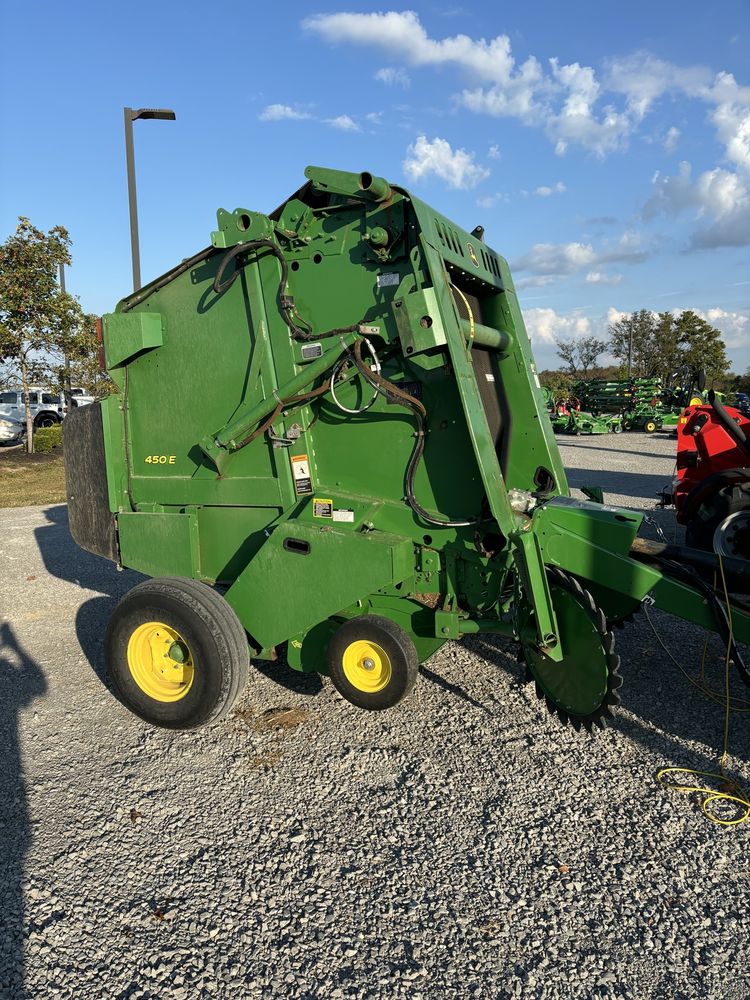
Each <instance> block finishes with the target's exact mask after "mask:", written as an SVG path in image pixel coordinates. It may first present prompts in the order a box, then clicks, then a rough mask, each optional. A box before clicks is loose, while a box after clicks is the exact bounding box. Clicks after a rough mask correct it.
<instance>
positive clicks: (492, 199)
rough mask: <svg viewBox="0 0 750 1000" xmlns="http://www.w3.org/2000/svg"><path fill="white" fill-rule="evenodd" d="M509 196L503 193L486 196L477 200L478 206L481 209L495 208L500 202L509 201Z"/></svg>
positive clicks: (497, 192)
mask: <svg viewBox="0 0 750 1000" xmlns="http://www.w3.org/2000/svg"><path fill="white" fill-rule="evenodd" d="M508 200H509V198H508V195H507V194H505V193H503V192H502V191H495V193H494V194H485V195H482V197H481V198H477V205H478V206H479V207H480V208H494V207H495V205H497V204H498V202H501V201H508Z"/></svg>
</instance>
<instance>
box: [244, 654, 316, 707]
mask: <svg viewBox="0 0 750 1000" xmlns="http://www.w3.org/2000/svg"><path fill="white" fill-rule="evenodd" d="M253 669H254V670H256V671H257V672H258V673H259V674H263V676H264V677H267V678H268V679H269V681H273V682H274V684H278V685H279V687H282V688H284V689H285V690H286V691H294V692H295V694H305V695H309V696H310V697H312V696H313V695H316V694H319V693H320V692H321V691H322V690H323V678H322V677H321V676H320V674H317V673H302V672H301V671H299V670H292V668H291V667H289V666H287V663H286V660H285V659H284V657H283V656H282V657H280V658H279V659H278V660H275V661H273V662H270V661H269V660H253Z"/></svg>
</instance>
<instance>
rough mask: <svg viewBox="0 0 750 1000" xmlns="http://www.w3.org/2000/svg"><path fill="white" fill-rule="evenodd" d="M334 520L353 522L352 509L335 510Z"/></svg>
mask: <svg viewBox="0 0 750 1000" xmlns="http://www.w3.org/2000/svg"><path fill="white" fill-rule="evenodd" d="M333 519H334V521H341V522H344V523H349V524H354V511H353V510H344V509H340V510H335V511H334V512H333Z"/></svg>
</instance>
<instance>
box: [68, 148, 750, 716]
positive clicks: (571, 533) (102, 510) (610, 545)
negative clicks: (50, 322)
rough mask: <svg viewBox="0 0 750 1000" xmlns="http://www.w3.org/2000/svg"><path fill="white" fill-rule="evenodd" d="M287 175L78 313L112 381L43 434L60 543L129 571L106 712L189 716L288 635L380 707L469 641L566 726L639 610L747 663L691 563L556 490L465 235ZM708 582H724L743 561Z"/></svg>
mask: <svg viewBox="0 0 750 1000" xmlns="http://www.w3.org/2000/svg"><path fill="white" fill-rule="evenodd" d="M305 173H306V177H307V179H308V180H307V183H306V184H305V185H304V186H303V187H301V188H300V189H299V190H298V191H296V192H295V193H294V194H292V195H291V196H290V197H289V198H287V199H286V200H285V201H284V202H283V204H282V205H281V206H280V207H279V208H278V209H276V210H275V211H274V212H272V213H270V215H264V214H261V213H259V212H255V211H251V210H250V209H247V208H240V209H237V210H236V211H232V212H230V211H223V210H220V211H219V213H218V227H217V229H216V231H215V232H214V233H213V234H212V237H211V244H210V245H209V246H208V247H207V248H206V249H204V250H201V251H200V252H198V253H196V254H195V255H194V256H192V257H189V258H187V259H185V260H183V261H182V262H181V263H179V264H177V265H176V267H174V268H173V269H172V270H171V271H169V272H167V273H166V274H164V275H163V276H162V277H160V278H157V279H155V280H154V281H152V282H151V283H150V284H148V285H146V286H145V287H144V288H142V289H140V290H138V291H137V292H135V293H133V294H131V295H128V296H127V297H126V298H124V299H123V300H122V301H121V302H120V303H119V305H118V306H117V309H116V311H115V312H113V313H110V314H108V315H106V316H104V317H103V320H102V321H101V339H102V347H103V352H104V358H105V359H106V367H107V370H108V371H109V373H110V375H111V378H112V380H113V381H114V382H115V384H116V386H117V388H118V390H119V391H118V392H117V393H115V394H113V395H111V396H109V397H107V398H106V399H104V400H102V401H100V402H97V403H94V404H92V405H91V406H87V407H85V408H79V409H77V410H74V411H73V412H72V413H71V414H70V415H69V416H68V417H67V419H66V422H65V437H66V449H65V456H66V463H67V494H68V506H69V516H70V528H71V531H72V533H73V536H74V538H75V539H76V540H77V541H78V543H79V544H80V545H82V546H83V547H84V548H86V549H88V550H90V551H92V552H95V553H98V554H99V555H101V556H104V557H107V558H109V559H112V560H114V561H115V562H117V563H118V564H120V565H122V566H127V567H131V568H133V569H135V570H138V571H140V572H141V573H144V574H146V575H147V576H149V577H152V578H153V579H149V580H146V581H145V582H143V583H140V584H138V585H137V586H136V587H135V588H134V589H133V590H132V591H130V592H129V593H128V594H127V595H126V596H125V597H124V598H123V600H122V601H121V602H120V604H119V605H118V606H117V608H116V609H115V611H114V613H113V614H112V617H111V619H110V622H109V626H108V629H107V634H106V640H105V655H106V662H107V667H108V671H109V676H110V678H111V680H112V683H113V686H114V689H115V691H116V692H117V694H118V696H119V697H120V698H121V700H122V701H123V702H124V704H126V705H127V706H128V707H129V708H130V709H131V710H132V711H133V712H135V713H136V714H137V715H139V716H140V717H142V718H144V719H146V720H148V721H149V722H151V723H154V724H158V725H163V726H168V727H172V728H175V729H189V728H196V727H198V726H201V725H205V724H207V723H210V722H213V721H215V720H217V719H219V718H221V717H222V716H223V715H224V714H225V713H226V712H227V711H228V710H229V708H230V707H231V705H232V703H233V702H234V700H235V699H236V697H237V695H238V694H239V692H240V691H241V690H242V687H243V685H244V684H245V682H246V680H247V674H248V667H249V662H250V659H251V658H255V659H261V660H267V661H270V662H271V663H272V664H273V663H274V662H275V661H277V660H278V659H279V658H280V655H281V652H282V651H283V650H284V648H285V655H286V662H287V663H288V664H289V666H290V667H292V668H293V669H295V670H300V671H320V672H322V673H325V674H328V675H329V676H330V679H331V681H332V683H333V684H334V685H335V687H336V688H337V690H338V691H339V692H340V693H341V695H342V696H343V697H344V698H345V699H348V700H349V701H350V702H352V703H353V704H355V705H357V706H360V707H362V708H369V709H384V708H388V707H389V706H392V705H395V704H396V703H397V702H398V701H399V700H400V699H401V698H403V697H404V696H405V695H406V694H408V693H409V691H410V690H411V689H412V688H413V686H414V684H415V682H416V681H417V678H418V668H419V664H420V663H422V662H423V661H425V660H427V659H429V657H430V656H431V655H432V654H433V653H435V652H436V650H438V649H439V648H440V647H441V646H442V645H443V644H444V643H446V642H447V641H448V640H450V639H453V640H457V639H460V638H461V637H462V636H465V635H470V634H477V633H488V634H495V635H498V636H503V637H505V638H507V639H508V640H512V641H514V642H515V643H517V644H518V646H519V648H520V651H521V655H522V657H523V659H524V660H525V662H526V665H527V668H528V671H529V673H530V675H531V677H532V678H533V679H534V681H535V683H536V689H537V693H538V694H539V697H540V698H543V699H544V700H545V701H546V703H547V705H548V707H549V708H550V710H551V711H553V712H555V713H556V714H557V715H558V716H559V717H560V719H562V720H563V721H567V722H570V723H572V724H573V725H574V726H576V727H581V726H583V727H585V728H587V729H591V728H592V727H594V726H603V725H604V724H605V722H606V721H607V720H608V719H609V718H610V717H611V715H612V714H613V710H614V708H615V706H616V703H617V701H618V695H617V689H618V688H619V686H620V684H621V678H620V674H619V657H618V656H617V653H616V651H615V638H614V634H613V631H612V626H613V624H615V623H617V622H620V621H622V620H624V619H627V618H628V617H629V616H630V615H631V614H633V613H634V612H637V611H638V610H639V608H640V607H641V605H642V604H644V603H646V604H649V605H655V606H656V607H659V608H663V609H665V610H666V611H668V612H671V613H672V614H674V615H677V616H678V617H680V618H682V619H685V620H687V621H689V622H696V623H698V624H700V625H702V626H705V627H706V628H708V629H713V630H716V631H718V632H719V633H720V634H721V635H722V636H724V638H725V639H726V641H727V643H728V644H729V645H730V647H731V653H732V658H733V660H734V662H735V663H736V664H737V666H738V669H740V670H741V671H744V666H743V665H742V660H741V658H740V656H739V653H738V652H737V650H736V648H735V646H734V642H735V640H741V641H747V640H748V639H749V638H750V617H749V616H748V615H746V614H745V613H744V612H742V611H741V610H740V609H739V608H733V609H732V610H731V612H730V611H729V610H728V609H727V607H726V605H725V603H724V602H723V600H722V597H721V596H720V594H719V593H718V592H717V591H716V590H715V589H714V587H713V583H712V581H713V578H714V573H715V571H716V568H717V562H716V559H715V557H713V556H712V555H711V554H710V553H706V552H696V551H693V550H688V549H683V548H681V547H677V546H672V545H667V544H661V543H655V542H650V541H647V540H645V539H642V538H640V537H639V529H640V527H641V524H642V522H643V515H642V514H640V513H638V512H636V511H633V510H625V509H618V508H614V507H609V506H605V505H602V504H600V503H590V502H586V501H581V500H577V499H574V498H572V497H571V496H570V490H569V488H568V483H567V480H566V476H565V471H564V468H563V465H562V461H561V459H560V454H559V451H558V448H557V445H556V442H555V438H554V434H553V432H552V428H551V426H550V422H549V420H548V419H547V416H546V414H545V405H544V399H543V396H542V393H541V391H540V388H539V381H538V378H537V374H536V371H535V367H534V361H533V357H532V353H531V348H530V344H529V338H528V336H527V333H526V329H525V327H524V323H523V319H522V316H521V311H520V308H519V305H518V300H517V298H516V293H515V291H514V287H513V281H512V278H511V275H510V272H509V269H508V265H507V263H506V261H505V260H504V258H503V257H501V256H500V255H499V254H498V253H496V252H495V251H494V250H492V249H490V247H488V246H487V245H486V244H485V243H484V241H483V238H482V237H483V230H481V229H480V228H479V227H478V228H477V229H476V230H474V231H473V232H471V233H470V232H468V231H465V230H463V229H461V228H460V227H459V226H457V225H456V224H455V223H453V222H451V221H450V220H449V219H447V218H446V217H445V216H443V215H441V214H440V213H439V212H437V211H435V210H434V209H432V208H430V207H429V206H428V205H426V204H425V203H424V202H422V201H420V200H419V199H418V198H415V197H414V196H413V195H411V194H410V193H409V192H408V191H406V190H404V189H403V188H400V187H396V186H395V185H392V184H390V183H388V182H387V181H385V180H384V179H382V178H380V177H376V176H373V175H372V174H369V173H361V174H351V173H344V172H341V171H336V170H327V169H322V168H313V167H309V168H308V169H307V170H306V172H305ZM723 568H724V572H725V573H726V576H727V579H728V581H729V585H730V588H731V589H732V590H734V591H737V590H738V589H742V588H743V587H745V589H746V585H747V565H746V564H745V563H742V562H739V561H737V560H732V559H729V558H727V559H725V560H724V563H723ZM729 614H731V628H730V627H729V625H728V621H729V619H728V615H729ZM268 669H273V667H270V668H268ZM745 676H747V675H746V672H745Z"/></svg>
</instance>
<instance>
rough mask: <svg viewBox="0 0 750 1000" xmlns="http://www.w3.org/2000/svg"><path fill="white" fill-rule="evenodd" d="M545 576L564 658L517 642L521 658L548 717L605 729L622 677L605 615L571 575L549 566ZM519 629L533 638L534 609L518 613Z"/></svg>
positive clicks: (577, 724) (573, 724)
mask: <svg viewBox="0 0 750 1000" xmlns="http://www.w3.org/2000/svg"><path fill="white" fill-rule="evenodd" d="M547 573H548V580H549V584H550V591H551V595H552V604H553V607H554V609H555V615H556V617H557V625H558V641H559V643H560V645H561V646H562V650H563V654H564V655H563V659H562V660H561V661H559V662H558V661H556V660H553V659H551V658H550V657H549V656H547V655H546V654H545V653H543V652H542V651H541V650H540V649H539V648H538V647H537V646H536V645H534V644H533V643H532V642H530V641H529V640H528V639H524V638H522V640H521V651H522V654H523V658H524V660H525V661H526V665H527V667H528V669H529V673H530V674H531V676H532V678H533V680H534V682H535V684H536V693H537V696H538V697H539V698H544V700H545V701H546V703H547V708H548V709H549V711H550V712H551V713H552V714H554V715H557V716H558V717H559V718H560V720H561V721H562V722H563V723H570V724H571V725H572V726H573V727H574V728H575V729H580V728H581V727H582V726H583V727H584V728H585V729H587V730H588V731H589V732H591V730H592V729H593V728H594V726H599V727H600V728H601V729H604V727H605V726H606V724H607V722H608V721H609V719H611V718H612V717H613V714H614V713H613V711H612V709H613V706H615V705H617V704H618V703H619V701H620V699H619V697H618V695H617V689H618V688H619V687H620V685H621V684H622V678H621V677H620V674H619V673H618V667H619V665H620V657H619V656H618V655H617V653H616V652H615V637H614V635H613V634H612V632H611V631H610V630H609V627H608V625H607V620H606V618H605V616H604V612H603V611H602V610H601V608H599V607H597V605H596V603H595V602H594V598H593V597H592V596H591V594H590V593H589V592H588V591H587V590H584V588H583V587H582V586H581V584H580V583H579V582H578V580H576V579H575V577H572V576H569V575H568V574H567V573H563V572H562V571H561V570H559V569H552V568H548V570H547ZM519 625H520V630H521V636H522V637H523V636H529V635H531V634H533V631H534V630H535V624H534V611H533V608H531V607H530V606H525V607H524V608H523V609H522V611H521V615H520V622H519Z"/></svg>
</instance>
